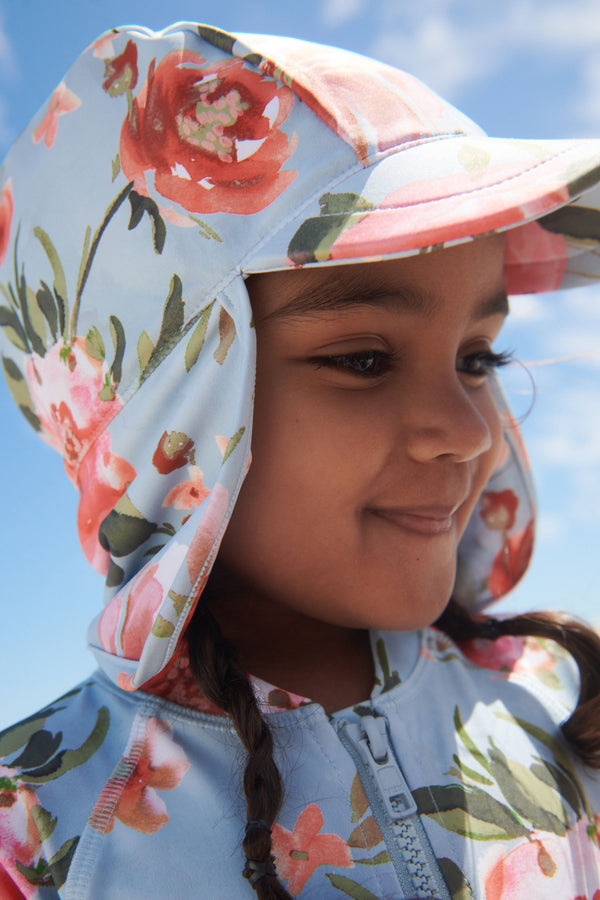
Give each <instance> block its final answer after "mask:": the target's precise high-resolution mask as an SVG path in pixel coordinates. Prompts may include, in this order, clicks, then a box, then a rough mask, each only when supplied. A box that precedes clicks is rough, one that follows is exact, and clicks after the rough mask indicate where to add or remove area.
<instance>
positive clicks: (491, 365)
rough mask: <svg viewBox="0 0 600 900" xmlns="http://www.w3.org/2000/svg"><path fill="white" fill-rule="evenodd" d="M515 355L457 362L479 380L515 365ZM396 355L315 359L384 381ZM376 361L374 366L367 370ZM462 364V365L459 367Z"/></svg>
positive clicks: (482, 353)
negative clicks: (509, 365) (512, 364)
mask: <svg viewBox="0 0 600 900" xmlns="http://www.w3.org/2000/svg"><path fill="white" fill-rule="evenodd" d="M512 359H513V356H512V353H510V352H508V351H503V352H501V353H495V352H494V351H493V350H478V351H476V352H475V353H467V354H465V355H464V356H460V357H459V358H458V360H457V367H456V368H457V371H459V372H463V373H464V374H465V375H471V376H473V377H475V378H485V377H487V376H488V375H489V374H490V373H491V372H493V371H494V370H495V369H498V368H500V367H501V366H506V365H507V364H508V363H510V362H512ZM395 360H396V356H395V354H393V353H385V352H384V351H382V350H360V351H357V352H356V353H340V354H337V355H335V356H319V357H317V358H315V359H314V360H313V362H314V364H315V366H316V368H317V369H321V368H328V369H337V370H341V371H345V372H348V373H349V374H351V375H356V376H357V377H358V378H380V377H381V376H382V375H385V374H386V372H389V371H390V369H391V368H392V367H393V365H394V362H395ZM370 361H372V363H373V365H372V366H371V367H369V368H367V364H368V363H369V362H370ZM467 361H468V363H470V364H476V365H478V366H479V367H480V368H479V369H478V370H475V369H470V368H468V367H467V366H465V362H467ZM459 364H460V365H459Z"/></svg>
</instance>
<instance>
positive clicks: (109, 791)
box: [90, 718, 190, 834]
mask: <svg viewBox="0 0 600 900" xmlns="http://www.w3.org/2000/svg"><path fill="white" fill-rule="evenodd" d="M172 734H173V730H172V728H171V726H170V725H169V723H168V722H164V721H163V720H162V719H153V718H152V719H148V722H147V726H146V734H145V737H144V739H143V744H142V747H141V752H139V751H140V748H139V745H137V746H134V747H133V748H132V752H131V755H130V757H129V758H128V757H124V758H123V759H122V761H121V762H122V764H124V765H125V766H127V764H128V763H129V762H130V759H131V757H133V758H134V759H135V757H136V756H137V754H138V753H139V757H138V759H137V762H136V763H135V766H134V768H133V771H132V772H131V775H130V776H129V778H128V779H127V783H126V784H125V787H124V788H123V789H122V791H121V793H120V796H119V799H118V800H117V803H116V806H115V807H114V809H113V810H112V813H111V815H110V817H109V819H108V822H106V820H105V818H104V816H105V811H106V808H107V807H108V806H109V804H110V803H111V798H112V797H114V795H115V791H118V790H120V783H121V782H120V779H119V777H118V776H113V778H111V779H110V780H109V781H108V782H107V784H106V785H105V786H104V788H103V790H102V792H101V794H100V796H99V798H98V800H97V802H96V806H95V807H94V810H93V812H92V815H91V817H90V825H91V826H92V827H93V828H96V829H98V830H102V831H103V832H104V833H105V834H107V833H108V832H110V831H112V829H113V828H114V825H115V819H118V820H119V822H122V823H123V825H127V827H128V828H133V829H134V830H135V831H141V832H142V834H155V832H157V831H159V830H160V829H161V828H162V827H163V825H166V823H167V822H168V821H169V816H168V815H167V806H166V803H165V802H164V800H163V799H162V797H159V795H158V793H157V791H172V790H174V789H175V788H176V787H178V786H179V785H180V784H181V781H182V780H183V777H184V775H185V773H186V772H187V770H188V769H189V766H190V764H189V762H188V759H187V756H186V755H185V752H184V750H183V748H182V747H180V746H179V744H176V743H175V741H174V740H173V739H172ZM103 813H104V815H103Z"/></svg>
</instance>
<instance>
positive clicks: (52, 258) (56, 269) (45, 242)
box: [33, 226, 67, 337]
mask: <svg viewBox="0 0 600 900" xmlns="http://www.w3.org/2000/svg"><path fill="white" fill-rule="evenodd" d="M33 233H34V235H35V236H36V238H37V239H38V241H39V242H40V244H41V245H42V247H43V248H44V251H45V253H46V256H47V257H48V262H49V263H50V266H51V267H52V272H53V274H54V285H53V287H54V297H55V300H56V304H57V308H58V311H59V318H60V333H61V334H62V335H63V337H66V333H65V326H66V315H65V304H66V301H67V281H66V278H65V273H64V269H63V267H62V263H61V261H60V257H59V255H58V252H57V250H56V247H55V246H54V244H53V243H52V240H51V239H50V235H48V234H47V233H46V232H45V231H44V229H43V228H40V227H39V226H36V227H35V228H34V229H33Z"/></svg>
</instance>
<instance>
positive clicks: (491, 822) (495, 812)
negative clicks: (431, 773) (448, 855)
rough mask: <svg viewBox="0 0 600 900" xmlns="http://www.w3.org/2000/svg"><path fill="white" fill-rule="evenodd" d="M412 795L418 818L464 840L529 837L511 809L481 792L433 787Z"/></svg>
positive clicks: (417, 790)
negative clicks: (426, 818)
mask: <svg viewBox="0 0 600 900" xmlns="http://www.w3.org/2000/svg"><path fill="white" fill-rule="evenodd" d="M412 795H413V797H414V799H415V802H416V804H417V806H418V809H419V813H420V814H421V815H425V816H429V817H430V818H431V819H434V821H436V822H438V823H439V824H440V825H442V826H443V827H444V828H447V829H448V831H453V832H454V833H455V834H461V835H463V837H470V838H474V839H475V840H478V841H492V840H509V839H511V838H516V837H526V836H527V835H528V834H529V829H527V828H526V827H525V826H524V825H523V824H522V822H520V821H519V819H518V818H517V817H516V816H515V814H514V813H513V812H512V810H511V809H509V808H508V807H507V806H505V805H504V804H503V803H500V802H499V801H498V800H496V799H495V798H494V797H492V796H490V795H489V794H488V793H486V792H485V791H483V790H481V789H480V788H477V787H468V786H465V787H463V786H462V785H460V784H450V785H433V786H431V787H426V788H417V789H416V790H415V791H413V792H412Z"/></svg>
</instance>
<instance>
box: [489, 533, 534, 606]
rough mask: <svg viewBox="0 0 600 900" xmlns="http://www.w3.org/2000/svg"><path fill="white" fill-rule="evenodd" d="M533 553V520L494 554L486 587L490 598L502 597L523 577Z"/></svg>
mask: <svg viewBox="0 0 600 900" xmlns="http://www.w3.org/2000/svg"><path fill="white" fill-rule="evenodd" d="M532 551H533V520H532V521H531V522H529V524H528V525H527V527H526V528H524V529H523V530H522V531H517V533H516V534H513V535H512V536H511V537H509V538H507V539H506V542H505V544H504V547H503V548H502V550H500V552H499V553H497V554H496V557H495V558H494V562H493V565H492V571H491V572H490V575H489V578H488V587H489V589H490V593H491V595H492V597H503V596H504V594H507V593H508V592H509V591H510V589H511V588H512V587H514V585H515V584H516V583H517V581H519V579H520V578H521V577H522V575H524V573H525V570H526V569H527V566H528V565H529V560H530V559H531V554H532Z"/></svg>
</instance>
